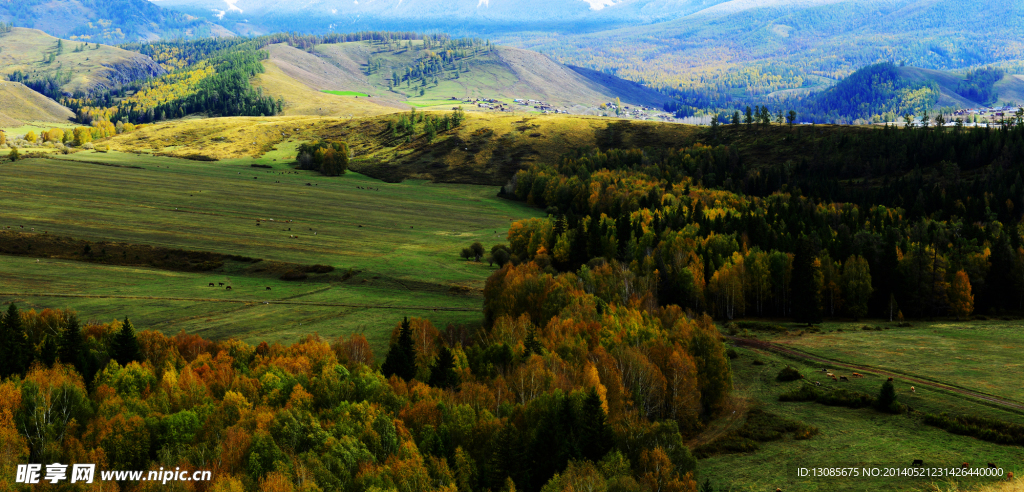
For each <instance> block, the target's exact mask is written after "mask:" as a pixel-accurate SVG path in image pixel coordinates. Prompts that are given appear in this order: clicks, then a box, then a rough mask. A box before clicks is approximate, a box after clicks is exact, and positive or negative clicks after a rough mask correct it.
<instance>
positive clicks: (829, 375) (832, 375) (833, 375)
mask: <svg viewBox="0 0 1024 492" xmlns="http://www.w3.org/2000/svg"><path fill="white" fill-rule="evenodd" d="M825 375H826V376H828V377H830V378H834V377H836V375H835V374H832V373H831V372H829V373H825Z"/></svg>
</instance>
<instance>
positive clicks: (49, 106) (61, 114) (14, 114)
mask: <svg viewBox="0 0 1024 492" xmlns="http://www.w3.org/2000/svg"><path fill="white" fill-rule="evenodd" d="M72 117H74V113H72V112H71V110H70V109H68V108H65V107H64V106H61V105H60V104H57V103H56V102H54V101H53V100H52V99H49V98H47V97H46V96H43V95H42V94H39V93H38V92H36V91H34V90H32V89H29V88H28V87H25V86H24V85H22V84H20V83H18V82H0V127H5V128H10V127H20V126H22V125H24V123H25V122H29V121H40V122H54V123H58V122H59V123H67V122H68V118H72Z"/></svg>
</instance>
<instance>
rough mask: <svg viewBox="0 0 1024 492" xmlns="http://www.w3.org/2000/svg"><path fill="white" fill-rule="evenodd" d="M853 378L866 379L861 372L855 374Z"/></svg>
mask: <svg viewBox="0 0 1024 492" xmlns="http://www.w3.org/2000/svg"><path fill="white" fill-rule="evenodd" d="M853 377H855V378H862V377H864V375H863V374H861V373H859V372H855V373H853Z"/></svg>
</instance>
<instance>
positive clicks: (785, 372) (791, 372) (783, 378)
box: [775, 366, 804, 383]
mask: <svg viewBox="0 0 1024 492" xmlns="http://www.w3.org/2000/svg"><path fill="white" fill-rule="evenodd" d="M803 378H804V375H803V374H800V371H797V370H796V369H793V368H792V367H789V366H786V367H783V368H782V370H781V371H779V375H778V376H775V380H776V381H779V382H780V383H784V382H788V381H796V380H798V379H803Z"/></svg>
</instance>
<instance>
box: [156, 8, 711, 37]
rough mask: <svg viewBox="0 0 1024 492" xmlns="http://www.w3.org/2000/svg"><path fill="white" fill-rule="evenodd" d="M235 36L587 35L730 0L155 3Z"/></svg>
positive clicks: (665, 17)
mask: <svg viewBox="0 0 1024 492" xmlns="http://www.w3.org/2000/svg"><path fill="white" fill-rule="evenodd" d="M153 1H154V2H156V3H157V4H159V5H161V6H164V7H168V8H173V9H175V10H180V11H182V12H187V13H189V14H191V15H194V16H196V17H202V18H206V19H208V20H211V21H214V22H218V23H220V24H221V25H223V26H225V27H227V28H229V29H231V30H234V31H237V32H247V31H251V32H261V33H266V32H273V31H290V30H300V31H305V32H326V31H342V32H344V31H353V30H380V29H388V30H411V31H418V32H423V31H431V30H443V31H445V32H448V33H451V34H455V35H485V34H494V33H502V32H510V31H543V32H567V33H573V32H588V31H595V30H601V29H610V28H615V27H623V26H629V25H637V24H649V23H652V22H659V21H666V20H671V19H676V18H679V17H682V16H685V15H688V14H692V13H694V12H698V11H700V10H703V9H706V8H708V7H711V6H713V5H716V4H720V3H723V2H725V1H726V0H446V1H440V0H312V1H296V0H290V1H289V0H286V1H273V0H153Z"/></svg>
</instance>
